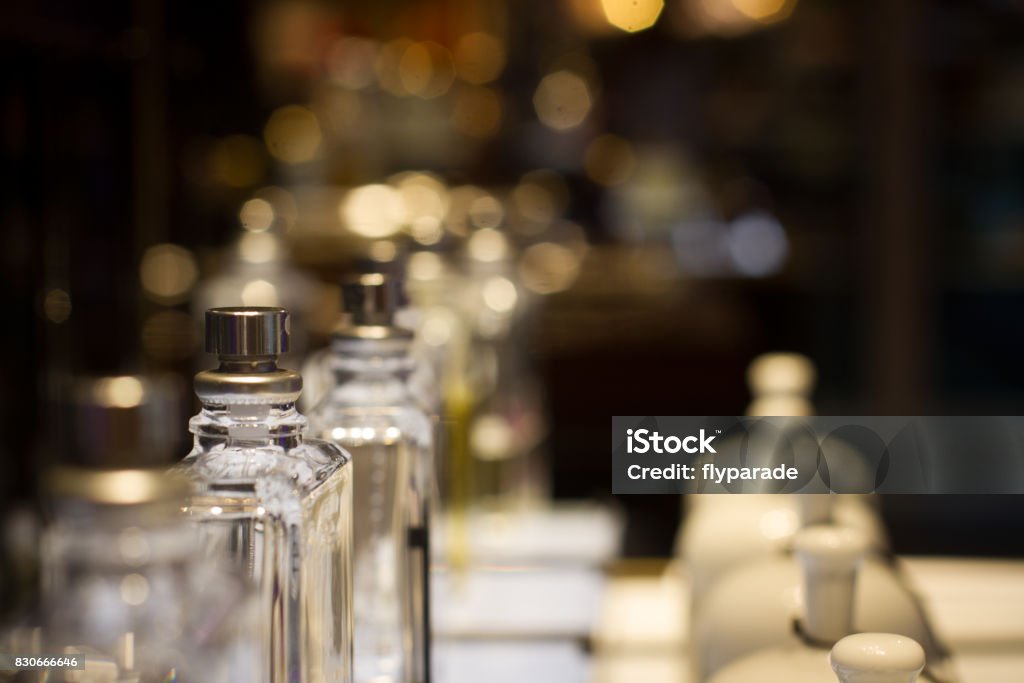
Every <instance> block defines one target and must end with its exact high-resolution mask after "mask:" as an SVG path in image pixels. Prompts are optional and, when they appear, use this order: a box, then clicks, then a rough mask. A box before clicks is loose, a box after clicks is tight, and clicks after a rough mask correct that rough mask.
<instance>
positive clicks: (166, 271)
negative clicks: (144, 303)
mask: <svg viewBox="0 0 1024 683" xmlns="http://www.w3.org/2000/svg"><path fill="white" fill-rule="evenodd" d="M198 277H199V267H198V266H197V265H196V260H195V257H194V256H193V255H192V252H191V251H189V250H188V249H185V248H184V247H179V246H178V245H176V244H158V245H156V246H153V247H150V248H149V249H147V250H146V253H145V254H143V255H142V263H141V264H140V266H139V278H140V279H141V280H142V289H143V291H144V292H145V293H146V295H147V296H148V297H149V298H150V299H153V300H154V301H156V302H158V303H162V304H176V303H180V302H182V301H184V300H185V299H186V298H187V297H188V293H189V291H190V290H191V289H192V287H193V285H195V283H196V279H197V278H198Z"/></svg>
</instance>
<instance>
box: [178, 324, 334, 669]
mask: <svg viewBox="0 0 1024 683" xmlns="http://www.w3.org/2000/svg"><path fill="white" fill-rule="evenodd" d="M206 349H207V351H209V352H211V353H215V354H217V356H218V360H219V363H220V364H219V366H218V367H217V368H216V369H214V370H206V371H204V372H200V373H199V374H198V375H196V378H195V391H196V395H197V396H199V399H200V401H201V402H202V406H203V407H202V410H201V411H200V413H199V414H198V415H196V416H195V417H193V418H192V419H191V421H190V422H189V427H190V429H191V431H192V433H193V434H194V435H195V446H194V448H193V450H192V452H191V453H190V454H189V455H188V456H187V457H186V458H185V460H184V461H183V463H182V467H183V468H184V469H185V470H187V471H189V472H190V473H191V474H192V476H193V477H194V479H195V480H196V494H195V495H194V496H193V497H192V500H191V504H190V506H189V512H190V513H191V514H192V515H193V516H194V517H195V518H196V519H197V520H198V521H199V522H200V529H201V531H202V536H203V542H204V547H205V550H206V551H207V552H208V553H212V554H214V555H219V556H223V555H227V556H228V557H230V558H231V559H232V560H233V561H234V562H236V563H237V565H238V566H239V567H240V568H241V569H242V570H243V571H244V572H246V573H248V574H250V575H251V576H252V577H253V578H254V579H255V580H256V582H257V585H258V587H259V594H260V602H261V607H260V609H261V615H260V619H259V622H260V625H261V627H262V629H263V634H262V638H263V643H264V650H263V651H264V652H265V654H266V657H267V666H268V668H269V670H270V672H271V675H270V681H271V683H337V682H338V681H342V682H347V681H349V680H351V671H352V669H351V667H352V610H351V599H352V580H351V555H350V553H351V540H352V538H351V536H352V526H351V521H352V517H351V510H352V488H351V466H350V464H349V456H348V454H347V453H345V452H344V451H343V450H342V449H340V448H338V447H337V446H335V445H333V444H329V443H324V442H322V441H316V440H306V439H304V434H305V431H306V418H305V417H304V416H302V415H301V414H299V412H298V411H297V410H296V408H295V401H296V399H297V398H298V397H299V394H300V393H301V391H302V377H301V376H300V375H299V374H298V373H297V372H294V371H292V370H285V369H282V368H279V367H278V365H277V357H278V355H279V354H280V353H282V352H284V351H287V349H288V313H287V312H286V311H284V310H283V309H280V308H259V307H242V308H215V309H211V310H210V311H208V312H207V313H206Z"/></svg>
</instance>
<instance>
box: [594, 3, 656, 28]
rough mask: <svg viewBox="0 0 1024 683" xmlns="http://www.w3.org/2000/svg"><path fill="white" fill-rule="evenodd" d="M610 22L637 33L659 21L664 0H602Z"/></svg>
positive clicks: (616, 26)
mask: <svg viewBox="0 0 1024 683" xmlns="http://www.w3.org/2000/svg"><path fill="white" fill-rule="evenodd" d="M601 6H602V7H603V8H604V16H605V18H606V19H607V20H608V23H609V24H611V25H612V26H614V27H615V28H619V29H622V30H623V31H626V32H627V33H636V32H637V31H643V30H644V29H646V28H650V27H652V26H654V24H656V23H657V21H658V17H659V16H661V10H662V9H663V8H664V7H665V2H664V0H601Z"/></svg>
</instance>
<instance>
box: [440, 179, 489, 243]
mask: <svg viewBox="0 0 1024 683" xmlns="http://www.w3.org/2000/svg"><path fill="white" fill-rule="evenodd" d="M486 194H487V193H486V192H484V191H483V190H482V189H480V188H479V187H477V186H475V185H459V186H458V187H455V188H452V190H451V192H449V193H448V215H447V216H445V227H446V228H447V229H448V230H449V231H450V232H452V233H453V234H455V235H459V236H460V237H466V236H467V235H469V230H470V225H469V207H470V206H472V204H473V202H474V201H476V200H477V199H479V198H480V197H483V196H485V195H486Z"/></svg>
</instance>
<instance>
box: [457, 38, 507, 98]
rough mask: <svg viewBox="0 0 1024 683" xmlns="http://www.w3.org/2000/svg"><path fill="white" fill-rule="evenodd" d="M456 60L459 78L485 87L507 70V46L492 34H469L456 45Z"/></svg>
mask: <svg viewBox="0 0 1024 683" xmlns="http://www.w3.org/2000/svg"><path fill="white" fill-rule="evenodd" d="M454 59H455V70H456V71H457V72H458V74H459V78H461V79H462V80H464V81H466V82H467V83H472V84H473V85H483V84H484V83H490V82H491V81H493V80H494V79H496V78H497V77H498V76H500V75H501V72H502V70H503V69H504V68H505V60H506V54H505V45H504V44H503V43H502V42H501V41H500V40H499V39H498V38H496V37H495V36H493V35H491V34H490V33H485V32H483V31H476V32H474V33H467V34H466V35H464V36H462V37H461V38H459V41H458V42H457V43H456V44H455V54H454Z"/></svg>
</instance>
